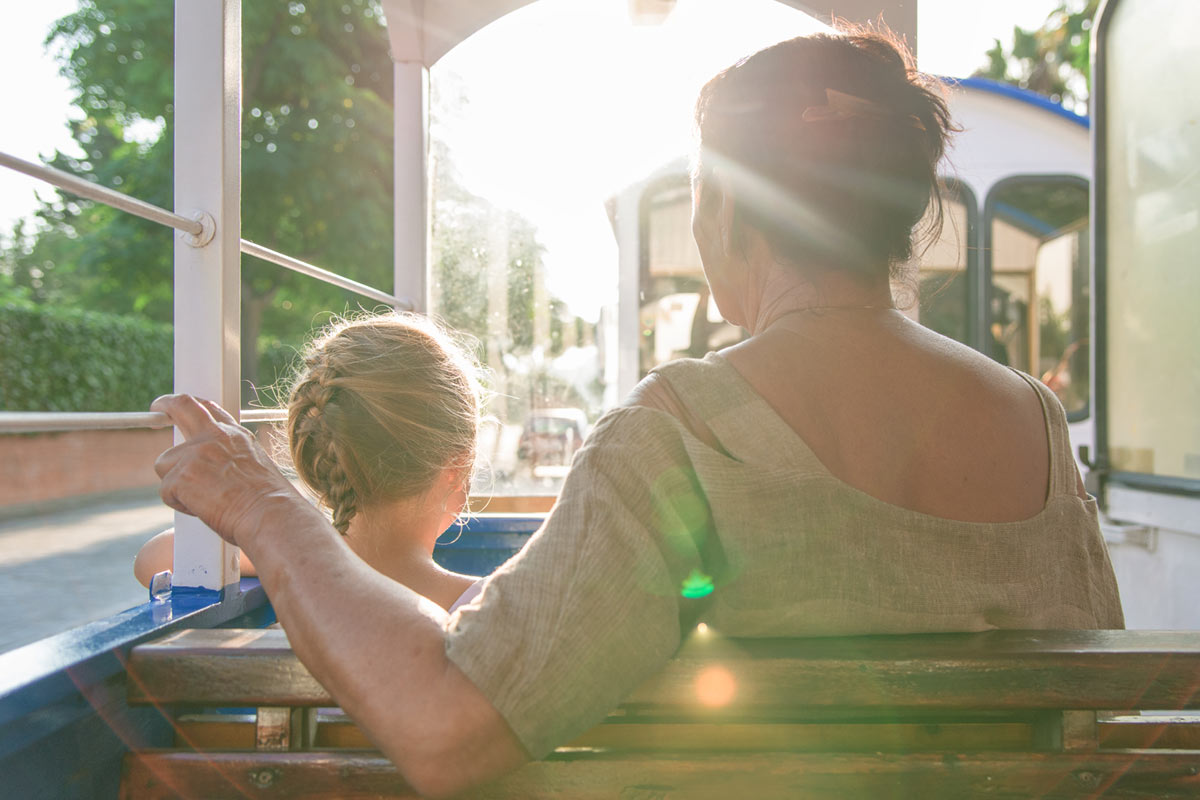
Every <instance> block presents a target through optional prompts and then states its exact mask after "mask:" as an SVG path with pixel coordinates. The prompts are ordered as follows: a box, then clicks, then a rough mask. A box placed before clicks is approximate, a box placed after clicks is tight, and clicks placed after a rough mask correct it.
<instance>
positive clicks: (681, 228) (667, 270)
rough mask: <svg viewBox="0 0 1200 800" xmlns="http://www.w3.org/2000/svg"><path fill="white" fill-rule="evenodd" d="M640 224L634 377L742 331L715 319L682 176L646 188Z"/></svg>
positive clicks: (736, 336) (738, 338) (718, 317)
mask: <svg viewBox="0 0 1200 800" xmlns="http://www.w3.org/2000/svg"><path fill="white" fill-rule="evenodd" d="M642 226H643V228H642V230H643V234H642V235H643V237H644V239H645V246H644V250H643V254H644V259H643V261H642V270H641V286H640V292H639V300H640V306H639V310H638V319H639V323H640V326H641V332H642V335H641V338H640V339H639V340H638V345H639V351H638V365H639V369H640V373H639V375H645V374H646V373H647V372H649V371H650V370H651V369H653V368H654V367H656V366H658V365H659V364H662V363H665V362H667V361H670V360H671V359H674V358H701V357H703V356H704V354H705V353H707V352H709V351H711V350H720V349H721V348H722V347H727V346H728V345H731V344H734V343H736V342H738V341H741V339H742V337H743V335H744V333H745V332H744V331H743V330H742V329H741V328H738V327H736V326H734V325H730V324H729V323H727V322H725V321H724V320H723V319H722V318H721V314H720V312H719V311H717V304H716V302H715V301H714V300H713V299H712V297H711V295H710V294H709V291H708V283H707V281H706V280H705V279H704V268H703V266H702V265H701V263H700V251H699V250H698V249H697V248H696V240H695V239H694V238H692V192H691V185H690V182H689V179H688V176H687V175H686V174H680V175H678V176H675V177H673V178H669V179H667V180H666V181H660V182H657V183H656V184H653V185H651V186H650V187H649V188H648V189H647V190H646V192H645V194H643V196H642Z"/></svg>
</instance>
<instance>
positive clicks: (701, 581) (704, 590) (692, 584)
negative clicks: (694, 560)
mask: <svg viewBox="0 0 1200 800" xmlns="http://www.w3.org/2000/svg"><path fill="white" fill-rule="evenodd" d="M679 593H680V594H682V595H683V596H684V597H686V598H688V599H689V600H695V599H696V598H698V597H708V596H709V595H710V594H712V593H713V579H712V578H711V577H709V576H708V575H705V574H704V573H703V572H701V571H700V570H698V569H694V570H692V571H691V572H690V573H688V576H687V577H686V578H684V579H683V588H682V589H681V590H680V592H679Z"/></svg>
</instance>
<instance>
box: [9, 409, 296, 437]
mask: <svg viewBox="0 0 1200 800" xmlns="http://www.w3.org/2000/svg"><path fill="white" fill-rule="evenodd" d="M286 419H287V409H286V408H244V409H242V410H241V421H242V423H243V424H252V423H259V422H282V421H284V420H286ZM169 427H171V420H170V419H169V418H168V417H167V415H166V414H162V413H160V412H157V411H134V412H123V411H113V412H91V411H0V434H5V433H61V432H64V431H80V430H127V429H132V428H169Z"/></svg>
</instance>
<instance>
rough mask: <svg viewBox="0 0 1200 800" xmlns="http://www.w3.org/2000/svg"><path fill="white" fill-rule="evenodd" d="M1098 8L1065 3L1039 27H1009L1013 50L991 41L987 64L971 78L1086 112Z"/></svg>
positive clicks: (1072, 0) (1085, 1)
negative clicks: (1015, 88)
mask: <svg viewBox="0 0 1200 800" xmlns="http://www.w3.org/2000/svg"><path fill="white" fill-rule="evenodd" d="M1099 5H1100V0H1067V2H1064V3H1062V4H1061V5H1059V6H1058V7H1057V8H1055V9H1054V10H1053V11H1052V12H1050V15H1049V16H1048V17H1046V21H1045V22H1043V23H1042V24H1041V26H1040V27H1038V28H1036V29H1034V30H1026V29H1024V28H1020V27H1014V28H1013V44H1012V47H1011V48H1009V49H1005V47H1004V45H1003V44H1002V43H1001V42H1000V40H999V39H996V40H995V46H993V47H992V49H991V50H988V52H987V59H988V63H987V65H986V66H984V67H982V68H980V69H979V70H977V71H976V73H975V75H976V76H978V77H984V78H992V79H993V80H998V81H1003V82H1004V83H1010V84H1013V85H1016V86H1020V87H1022V88H1025V89H1029V90H1030V91H1033V92H1037V93H1038V94H1041V95H1045V96H1046V97H1049V98H1050V99H1051V100H1053V101H1054V102H1056V103H1062V104H1063V105H1064V106H1066V107H1067V108H1070V109H1072V110H1075V111H1078V112H1079V113H1086V111H1087V102H1088V94H1089V92H1090V89H1091V65H1090V62H1089V55H1088V54H1089V47H1090V42H1091V29H1092V20H1093V18H1094V17H1095V15H1096V9H1097V7H1098V6H1099Z"/></svg>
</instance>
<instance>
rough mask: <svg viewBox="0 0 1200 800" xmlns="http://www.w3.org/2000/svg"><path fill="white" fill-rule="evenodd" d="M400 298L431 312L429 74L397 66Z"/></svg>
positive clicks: (396, 269)
mask: <svg viewBox="0 0 1200 800" xmlns="http://www.w3.org/2000/svg"><path fill="white" fill-rule="evenodd" d="M393 75H394V80H395V88H394V94H393V97H394V99H395V106H394V108H393V111H392V116H393V120H394V122H393V125H394V131H395V145H394V165H393V170H394V188H393V192H394V200H393V209H394V210H393V223H392V224H393V237H394V238H393V241H394V255H393V273H394V276H395V278H394V280H395V284H394V294H395V295H396V296H397V297H399V298H405V299H408V300H411V301H412V304H413V310H414V311H421V312H424V311H427V310H428V309H429V268H428V264H429V70H428V69H427V68H426V67H425V65H424V64H420V63H415V62H406V63H397V64H394V65H393Z"/></svg>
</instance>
